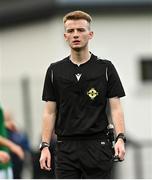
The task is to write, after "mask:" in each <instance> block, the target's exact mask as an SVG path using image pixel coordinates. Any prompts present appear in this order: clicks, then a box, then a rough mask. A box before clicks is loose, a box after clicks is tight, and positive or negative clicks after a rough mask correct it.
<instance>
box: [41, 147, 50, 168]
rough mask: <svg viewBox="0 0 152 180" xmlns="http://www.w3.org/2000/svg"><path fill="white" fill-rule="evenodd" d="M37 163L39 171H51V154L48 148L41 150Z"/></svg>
mask: <svg viewBox="0 0 152 180" xmlns="http://www.w3.org/2000/svg"><path fill="white" fill-rule="evenodd" d="M39 162H40V167H41V169H44V170H47V171H50V170H51V153H50V150H49V148H48V147H45V148H43V149H42V151H41V156H40V160H39Z"/></svg>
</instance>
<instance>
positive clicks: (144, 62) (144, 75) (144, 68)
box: [140, 57, 152, 82]
mask: <svg viewBox="0 0 152 180" xmlns="http://www.w3.org/2000/svg"><path fill="white" fill-rule="evenodd" d="M140 72H141V73H140V74H141V79H142V81H144V82H152V57H151V58H150V57H149V58H142V59H141V61H140Z"/></svg>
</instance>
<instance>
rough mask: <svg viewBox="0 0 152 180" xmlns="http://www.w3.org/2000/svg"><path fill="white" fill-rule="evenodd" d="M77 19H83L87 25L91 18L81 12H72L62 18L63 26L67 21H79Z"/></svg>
mask: <svg viewBox="0 0 152 180" xmlns="http://www.w3.org/2000/svg"><path fill="white" fill-rule="evenodd" d="M79 19H84V20H86V21H87V22H88V23H89V24H90V23H91V21H92V18H91V16H90V15H89V14H88V13H86V12H83V11H72V12H69V13H68V14H66V15H65V16H64V17H63V23H64V24H65V23H66V21H67V20H79Z"/></svg>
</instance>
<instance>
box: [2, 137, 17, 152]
mask: <svg viewBox="0 0 152 180" xmlns="http://www.w3.org/2000/svg"><path fill="white" fill-rule="evenodd" d="M0 145H3V146H6V147H8V148H9V149H10V150H12V149H13V146H16V144H15V143H13V142H11V141H10V140H9V139H7V138H5V137H2V136H0Z"/></svg>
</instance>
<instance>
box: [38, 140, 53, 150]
mask: <svg viewBox="0 0 152 180" xmlns="http://www.w3.org/2000/svg"><path fill="white" fill-rule="evenodd" d="M45 147H48V148H49V147H50V145H49V143H47V142H41V143H40V147H39V149H40V151H42V149H43V148H45Z"/></svg>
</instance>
